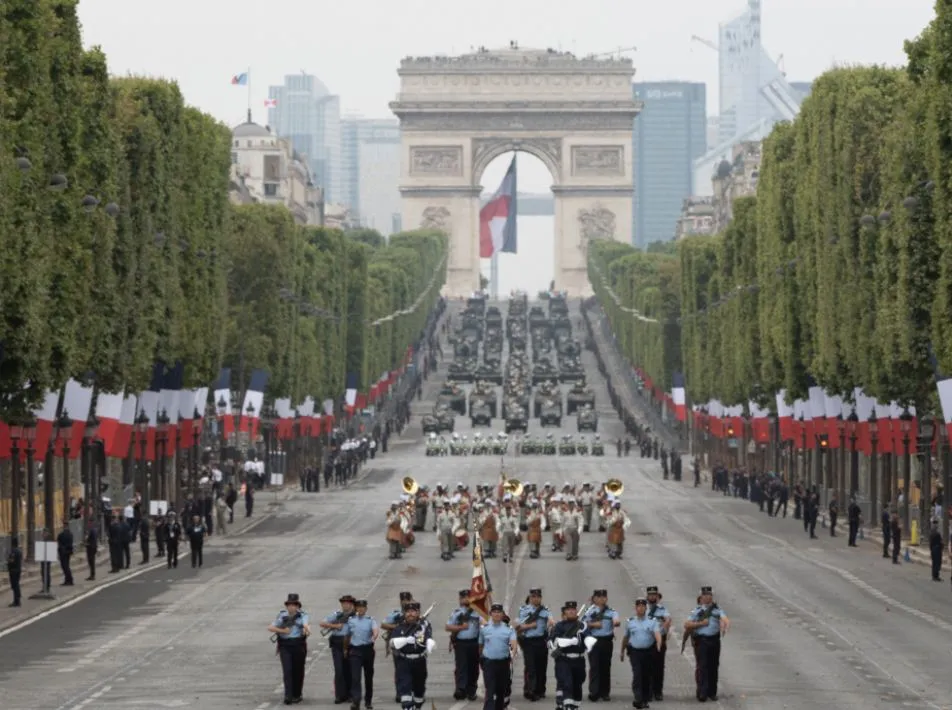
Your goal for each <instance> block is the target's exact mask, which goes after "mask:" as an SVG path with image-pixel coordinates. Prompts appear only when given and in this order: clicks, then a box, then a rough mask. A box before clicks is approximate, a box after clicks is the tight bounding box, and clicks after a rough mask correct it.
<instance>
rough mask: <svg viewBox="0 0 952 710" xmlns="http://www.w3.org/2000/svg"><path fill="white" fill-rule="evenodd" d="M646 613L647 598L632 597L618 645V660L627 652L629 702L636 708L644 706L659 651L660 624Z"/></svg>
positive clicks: (623, 658) (623, 657)
mask: <svg viewBox="0 0 952 710" xmlns="http://www.w3.org/2000/svg"><path fill="white" fill-rule="evenodd" d="M647 612H648V600H647V599H644V598H641V599H636V600H635V615H634V616H631V617H629V618H628V623H627V625H626V626H625V642H624V645H622V648H621V660H622V661H624V660H625V651H627V652H628V660H629V662H630V663H631V692H632V693H633V694H634V696H635V697H634V701H633V702H632V705H633V706H634V707H636V708H646V707H648V699H649V698H650V697H651V676H652V667H653V665H654V663H653V661H654V658H655V654H656V653H657V652H659V651H660V650H661V626H660V624H658V622H657V621H656V620H655V619H652V618H651V617H650V616H648V613H647Z"/></svg>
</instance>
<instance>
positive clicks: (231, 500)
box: [225, 483, 238, 525]
mask: <svg viewBox="0 0 952 710" xmlns="http://www.w3.org/2000/svg"><path fill="white" fill-rule="evenodd" d="M237 502H238V492H237V491H236V490H235V486H234V484H233V483H229V484H228V490H227V492H226V493H225V505H227V506H228V524H229V525H230V524H231V523H233V522H235V503H237Z"/></svg>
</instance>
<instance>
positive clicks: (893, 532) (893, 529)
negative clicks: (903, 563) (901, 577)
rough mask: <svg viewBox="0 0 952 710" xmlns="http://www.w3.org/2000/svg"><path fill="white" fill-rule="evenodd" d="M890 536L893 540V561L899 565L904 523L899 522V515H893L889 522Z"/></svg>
mask: <svg viewBox="0 0 952 710" xmlns="http://www.w3.org/2000/svg"><path fill="white" fill-rule="evenodd" d="M889 536H890V537H891V538H892V561H893V564H894V565H898V564H899V548H900V547H902V523H900V522H899V513H893V514H892V518H891V520H890V521H889Z"/></svg>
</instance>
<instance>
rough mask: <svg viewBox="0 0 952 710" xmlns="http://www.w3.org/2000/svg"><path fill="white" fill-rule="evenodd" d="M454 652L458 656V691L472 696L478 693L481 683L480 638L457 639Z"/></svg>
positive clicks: (469, 696)
mask: <svg viewBox="0 0 952 710" xmlns="http://www.w3.org/2000/svg"><path fill="white" fill-rule="evenodd" d="M453 654H454V656H455V657H456V674H455V678H456V692H457V694H460V695H462V696H464V697H467V698H471V697H473V696H474V695H476V691H477V686H478V685H479V640H478V639H470V640H465V641H460V640H459V639H456V643H455V645H454V648H453Z"/></svg>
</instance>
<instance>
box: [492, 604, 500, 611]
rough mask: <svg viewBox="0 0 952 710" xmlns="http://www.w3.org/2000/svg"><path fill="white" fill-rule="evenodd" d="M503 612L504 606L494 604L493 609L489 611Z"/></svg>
mask: <svg viewBox="0 0 952 710" xmlns="http://www.w3.org/2000/svg"><path fill="white" fill-rule="evenodd" d="M502 610H503V608H502V604H493V605H492V606H491V607H489V611H502Z"/></svg>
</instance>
